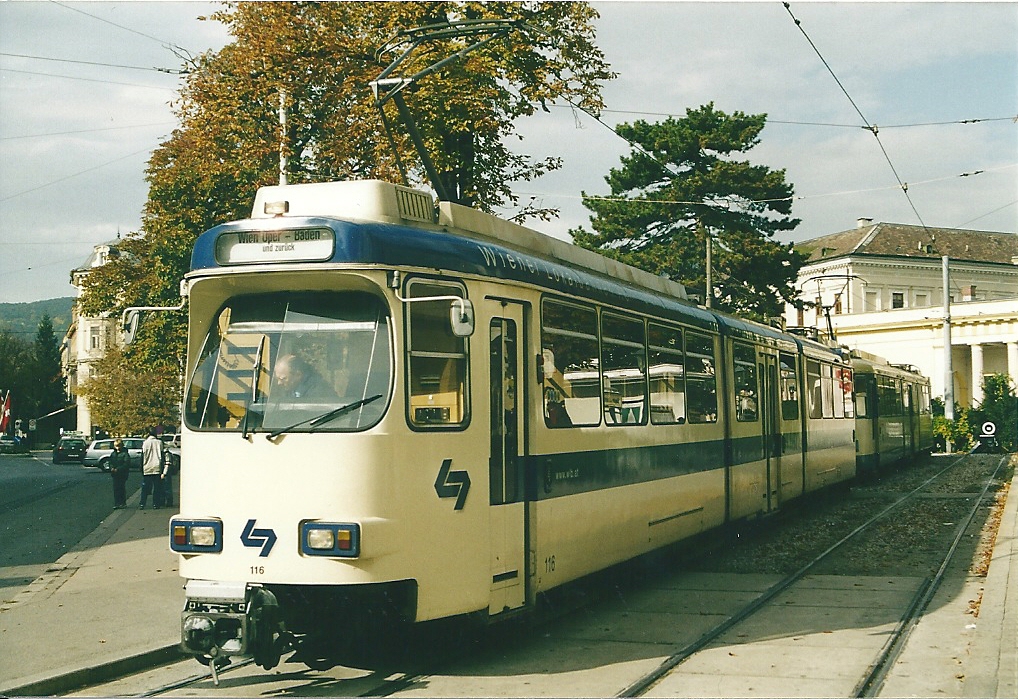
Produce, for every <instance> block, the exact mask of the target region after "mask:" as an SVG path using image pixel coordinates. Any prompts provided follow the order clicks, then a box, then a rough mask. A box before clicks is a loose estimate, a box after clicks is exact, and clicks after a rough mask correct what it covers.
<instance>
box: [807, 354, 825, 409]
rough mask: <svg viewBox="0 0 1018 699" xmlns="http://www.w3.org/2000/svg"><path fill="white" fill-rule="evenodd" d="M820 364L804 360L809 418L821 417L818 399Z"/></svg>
mask: <svg viewBox="0 0 1018 699" xmlns="http://www.w3.org/2000/svg"><path fill="white" fill-rule="evenodd" d="M820 394H821V389H820V362H814V361H812V360H809V359H807V360H806V399H807V400H808V401H809V416H810V417H811V418H819V417H823V411H822V409H821V403H822V401H821V399H820Z"/></svg>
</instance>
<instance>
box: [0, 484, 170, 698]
mask: <svg viewBox="0 0 1018 699" xmlns="http://www.w3.org/2000/svg"><path fill="white" fill-rule="evenodd" d="M138 498H139V494H138V493H135V494H134V495H133V496H132V497H131V499H130V500H129V501H128V506H127V508H125V509H122V510H114V511H113V512H112V513H111V514H110V516H109V517H107V518H106V519H105V520H104V521H103V522H102V523H101V524H100V525H99V527H98V528H97V529H96V530H95V531H93V532H92V533H91V534H89V535H88V536H87V537H85V539H83V540H82V541H81V542H80V543H79V544H78V545H77V546H75V547H74V548H73V549H72V550H71V551H69V552H68V553H66V554H64V555H63V556H62V557H61V558H60V560H58V561H57V562H56V563H54V564H53V565H52V566H50V568H49V570H48V571H47V572H46V573H45V574H44V575H42V576H41V577H39V578H38V579H36V580H35V581H34V582H32V583H31V584H30V585H29V586H28V587H26V588H24V589H23V590H22V591H21V592H20V593H18V594H17V595H16V596H14V598H13V599H4V600H0V648H2V649H3V650H2V652H0V695H14V694H18V695H47V694H59V693H61V692H65V691H67V690H68V689H70V688H71V687H73V686H75V685H80V684H84V683H87V682H90V681H94V680H95V679H97V678H101V677H104V676H109V675H110V674H112V672H113V671H117V672H121V671H126V670H129V669H131V668H132V667H139V666H140V665H139V663H143V664H144V666H150V665H151V664H153V658H163V657H165V658H166V659H167V660H169V659H172V658H174V657H177V644H178V643H179V642H180V612H181V610H182V609H183V606H184V592H183V589H182V580H181V578H180V577H179V576H178V574H177V555H176V554H173V553H171V552H170V550H169V545H168V539H167V536H168V534H167V532H168V531H169V524H168V522H169V519H170V517H171V516H172V515H173V514H175V511H176V507H173V508H166V509H158V510H153V509H146V510H141V511H139V510H138ZM111 666H112V667H111Z"/></svg>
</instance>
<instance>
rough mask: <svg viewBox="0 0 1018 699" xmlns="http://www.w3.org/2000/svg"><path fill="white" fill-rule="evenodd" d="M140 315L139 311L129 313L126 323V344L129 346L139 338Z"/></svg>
mask: <svg viewBox="0 0 1018 699" xmlns="http://www.w3.org/2000/svg"><path fill="white" fill-rule="evenodd" d="M139 317H140V314H139V313H138V311H128V312H127V319H126V321H125V322H124V344H125V345H129V344H131V343H132V342H134V338H135V337H137V336H138V320H139Z"/></svg>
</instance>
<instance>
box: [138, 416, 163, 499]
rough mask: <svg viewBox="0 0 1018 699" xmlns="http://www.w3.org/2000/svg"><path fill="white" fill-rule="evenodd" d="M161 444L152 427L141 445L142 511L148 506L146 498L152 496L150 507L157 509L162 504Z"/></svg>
mask: <svg viewBox="0 0 1018 699" xmlns="http://www.w3.org/2000/svg"><path fill="white" fill-rule="evenodd" d="M162 472H163V443H162V441H161V440H160V439H159V437H157V436H156V430H155V428H154V427H150V428H149V430H148V437H146V438H145V441H144V442H143V443H142V445H141V477H142V481H141V505H140V506H139V507H138V509H139V510H144V509H145V506H146V505H147V504H148V496H149V494H151V495H152V507H153V508H155V509H158V508H159V507H161V506H162V504H163V486H162Z"/></svg>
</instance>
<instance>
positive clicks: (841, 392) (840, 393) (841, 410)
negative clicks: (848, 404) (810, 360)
mask: <svg viewBox="0 0 1018 699" xmlns="http://www.w3.org/2000/svg"><path fill="white" fill-rule="evenodd" d="M824 366H827V365H826V364H825V365H824ZM831 373H832V377H833V378H832V381H831V402H832V403H833V408H834V417H836V418H843V417H845V389H844V388H843V386H842V383H841V367H840V366H832V367H831Z"/></svg>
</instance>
